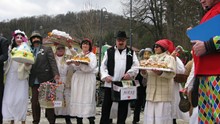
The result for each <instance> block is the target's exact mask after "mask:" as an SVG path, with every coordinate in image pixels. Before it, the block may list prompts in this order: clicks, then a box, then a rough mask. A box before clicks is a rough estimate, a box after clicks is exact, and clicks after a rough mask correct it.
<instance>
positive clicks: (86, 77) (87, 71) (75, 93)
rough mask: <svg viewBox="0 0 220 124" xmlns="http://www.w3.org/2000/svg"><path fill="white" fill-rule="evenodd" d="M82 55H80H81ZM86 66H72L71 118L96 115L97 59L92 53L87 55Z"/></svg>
mask: <svg viewBox="0 0 220 124" xmlns="http://www.w3.org/2000/svg"><path fill="white" fill-rule="evenodd" d="M81 54H82V53H81ZM86 56H88V57H89V59H90V62H89V64H88V65H85V64H80V65H79V66H74V69H75V70H76V72H75V73H74V75H73V77H72V81H71V103H70V105H71V112H70V115H71V116H77V117H81V118H83V117H94V116H95V114H96V101H95V92H96V75H95V74H96V73H97V59H96V55H95V54H94V53H92V52H90V53H89V54H87V55H86Z"/></svg>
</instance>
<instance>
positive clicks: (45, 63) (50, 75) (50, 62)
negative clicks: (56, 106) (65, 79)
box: [29, 46, 59, 86]
mask: <svg viewBox="0 0 220 124" xmlns="http://www.w3.org/2000/svg"><path fill="white" fill-rule="evenodd" d="M41 50H42V51H43V52H41V53H38V55H37V58H35V63H34V64H33V65H32V69H31V74H30V77H29V84H30V86H33V85H34V81H35V79H36V78H37V79H38V81H39V83H43V82H45V81H52V80H53V79H54V76H55V75H59V71H58V68H57V63H56V60H55V58H54V53H53V51H52V49H51V47H46V46H41V48H40V50H39V51H41Z"/></svg>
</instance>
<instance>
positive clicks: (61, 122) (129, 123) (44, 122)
mask: <svg viewBox="0 0 220 124" xmlns="http://www.w3.org/2000/svg"><path fill="white" fill-rule="evenodd" d="M41 112H42V114H41V121H40V124H48V121H47V120H46V118H45V116H44V115H45V110H44V109H42V110H41ZM132 112H133V111H132ZM31 114H32V113H31V108H30V104H29V106H28V113H27V120H26V124H32V123H31V122H32V115H31ZM100 116H101V107H96V120H95V122H96V124H99V120H100ZM132 119H133V114H132V115H131V116H130V117H128V118H127V121H126V123H127V124H132ZM140 120H141V121H140V124H143V112H141V119H140ZM83 122H84V124H89V121H88V119H83ZM113 122H114V124H116V120H113ZM72 123H73V124H76V119H72ZM4 124H10V123H9V122H4ZM15 124H21V122H16V123H15ZM56 124H65V120H64V119H62V118H58V119H57V120H56ZM177 124H188V122H184V121H182V120H177Z"/></svg>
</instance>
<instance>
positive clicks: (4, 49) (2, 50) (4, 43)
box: [0, 36, 9, 87]
mask: <svg viewBox="0 0 220 124" xmlns="http://www.w3.org/2000/svg"><path fill="white" fill-rule="evenodd" d="M8 45H9V42H8V40H7V39H6V38H4V37H1V36H0V85H1V86H0V87H3V77H4V76H3V75H4V71H3V67H4V61H6V60H7V59H8Z"/></svg>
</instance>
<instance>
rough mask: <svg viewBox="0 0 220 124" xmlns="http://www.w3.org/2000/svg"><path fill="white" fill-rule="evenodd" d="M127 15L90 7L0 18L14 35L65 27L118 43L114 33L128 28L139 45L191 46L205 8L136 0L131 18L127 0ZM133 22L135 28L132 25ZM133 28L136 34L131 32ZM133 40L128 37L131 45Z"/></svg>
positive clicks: (0, 31)
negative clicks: (192, 32) (161, 41)
mask: <svg viewBox="0 0 220 124" xmlns="http://www.w3.org/2000/svg"><path fill="white" fill-rule="evenodd" d="M122 4H123V8H122V9H123V12H124V14H123V15H117V14H113V13H109V12H108V11H106V10H104V9H101V10H94V9H92V10H89V11H80V12H77V13H76V12H71V11H69V12H67V13H66V14H59V15H40V16H32V17H22V18H16V19H11V20H7V21H1V22H0V35H2V36H4V37H6V38H8V39H11V35H12V32H13V31H14V30H16V29H21V30H23V31H25V32H26V34H27V36H30V35H31V33H32V31H34V30H38V31H40V33H41V34H43V37H46V36H47V33H48V32H51V31H52V30H53V29H58V30H61V31H65V32H67V33H69V34H70V36H72V37H73V38H74V39H75V40H76V41H80V40H81V39H83V38H84V37H87V38H90V39H92V40H93V44H94V45H96V46H98V45H99V41H101V44H102V45H104V44H105V43H107V44H109V45H114V44H115V39H114V35H115V33H116V32H117V31H118V30H124V31H126V32H127V35H128V36H129V37H130V36H132V46H133V47H136V48H138V49H142V48H146V47H152V46H153V44H154V43H155V41H157V40H159V39H162V38H167V39H170V40H172V41H173V42H174V43H175V45H176V46H177V45H181V46H183V47H184V48H185V49H187V50H189V51H190V50H191V47H192V45H191V43H190V40H189V38H188V37H187V35H186V30H187V28H189V27H194V26H196V25H198V24H199V20H200V19H201V17H202V16H203V14H204V12H203V10H202V8H201V6H200V3H199V0H133V2H132V18H130V2H129V1H127V2H123V3H122ZM130 22H131V24H132V28H131V27H130ZM130 31H132V34H131V35H130V34H129V33H130ZM130 43H131V42H129V41H128V45H130Z"/></svg>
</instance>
